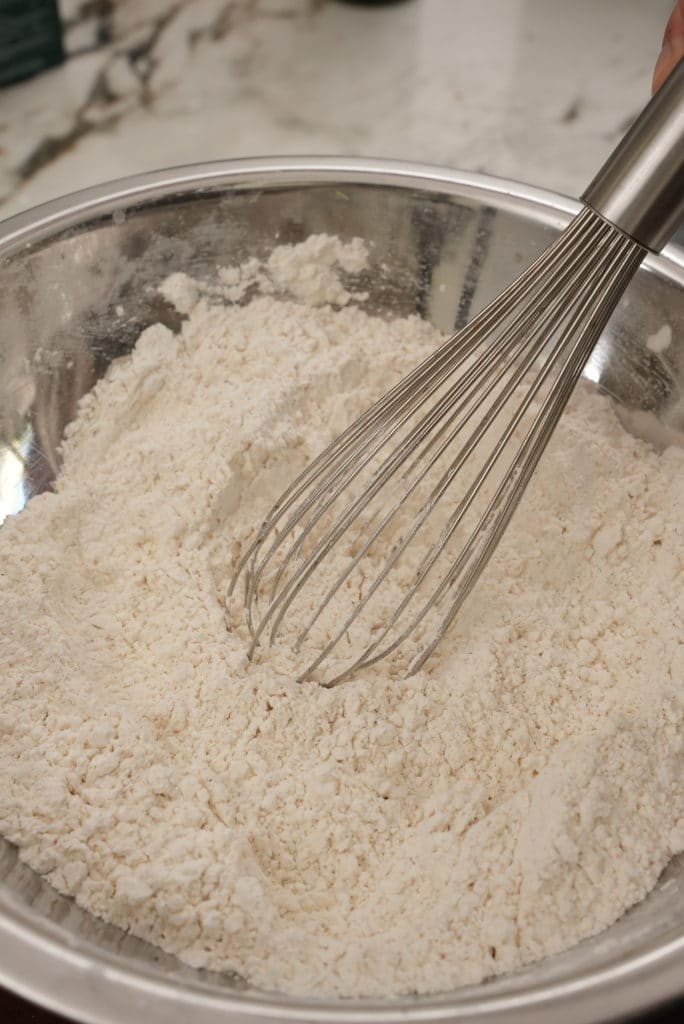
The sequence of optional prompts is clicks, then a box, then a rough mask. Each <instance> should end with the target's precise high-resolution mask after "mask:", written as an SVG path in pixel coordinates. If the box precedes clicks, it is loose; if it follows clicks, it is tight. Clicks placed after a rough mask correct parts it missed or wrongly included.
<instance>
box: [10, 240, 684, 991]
mask: <svg viewBox="0 0 684 1024" xmlns="http://www.w3.org/2000/svg"><path fill="white" fill-rule="evenodd" d="M363 265H364V252H363V247H362V245H361V244H360V243H358V242H354V243H348V244H342V243H340V242H339V241H337V240H335V239H330V238H325V237H320V236H319V237H314V238H312V239H310V240H309V241H308V242H306V243H304V244H303V245H302V246H294V247H292V246H284V247H281V248H280V249H278V250H276V251H275V252H274V253H273V255H272V256H271V257H270V259H268V260H266V261H265V262H264V263H263V264H259V263H256V262H255V261H252V262H250V263H249V264H247V265H245V266H243V267H236V268H225V269H224V270H223V271H221V273H220V274H219V275H218V276H217V279H216V281H215V282H213V283H212V284H211V285H206V284H200V283H198V282H194V281H191V280H190V279H189V278H187V277H186V276H185V275H183V274H176V275H174V276H173V277H172V278H171V279H169V281H168V282H167V283H166V285H165V286H164V287H163V292H164V294H165V296H166V297H167V299H170V300H172V301H174V302H175V303H176V305H177V307H178V309H179V310H180V311H181V312H182V313H183V314H184V320H183V323H182V327H181V329H180V330H179V331H178V333H176V334H173V333H171V332H170V331H169V330H168V329H166V328H165V327H163V326H161V325H155V326H151V327H149V328H148V329H147V330H145V331H144V332H143V333H142V335H141V336H140V339H139V341H138V343H137V345H136V346H135V348H134V350H133V352H132V353H131V354H130V355H129V356H126V357H124V358H121V359H118V360H117V361H116V362H114V363H113V364H112V365H111V366H110V368H109V370H108V372H107V374H106V375H105V377H104V378H103V379H102V380H100V381H99V383H98V384H97V385H96V386H95V387H94V388H93V390H92V391H91V392H90V393H89V394H87V395H86V396H85V397H84V398H83V399H82V401H81V403H80V406H79V410H78V415H77V417H76V419H75V421H74V422H73V423H72V424H71V425H70V427H69V428H68V430H67V434H66V438H65V440H64V445H63V467H62V471H61V474H60V476H59V478H58V480H57V483H56V487H55V491H54V493H49V494H44V495H41V496H39V497H36V498H34V499H33V500H32V501H31V502H30V503H29V505H28V506H27V508H26V509H25V510H24V511H23V512H22V513H21V514H20V515H19V516H17V517H14V518H11V519H9V520H8V521H7V523H6V525H5V526H3V528H2V530H0V600H1V601H2V606H3V630H2V635H0V673H1V675H2V680H3V686H2V690H1V692H0V707H1V710H0V732H1V734H2V738H1V740H0V830H1V831H2V832H3V833H4V835H5V836H7V837H8V838H9V839H10V840H11V841H12V842H14V843H16V844H17V846H18V847H19V850H20V853H21V856H22V858H23V859H24V860H25V861H26V862H27V863H28V864H29V865H31V867H33V868H34V869H35V870H36V871H38V872H40V873H41V874H43V875H45V876H46V877H47V878H48V879H49V881H50V882H51V883H52V884H53V885H54V886H55V887H56V888H57V889H59V890H60V891H62V892H64V893H68V894H71V895H73V897H74V898H75V899H76V901H77V902H78V903H79V904H80V905H81V906H83V907H85V908H87V909H88V910H90V911H92V912H93V913H94V914H96V915H99V916H100V917H102V918H104V919H106V920H107V921H111V922H113V923H114V924H116V925H119V926H120V927H122V928H124V929H127V930H129V931H131V932H132V933H134V934H135V935H138V936H141V937H142V938H144V939H147V940H149V941H150V942H153V943H156V944H158V945H159V946H161V947H162V948H163V949H165V950H168V951H170V952H172V953H175V954H177V955H178V956H179V957H180V958H181V959H182V960H184V961H186V962H187V963H189V964H192V965H196V966H202V967H206V968H209V969H213V970H219V971H220V970H226V969H230V970H234V971H237V972H239V973H240V974H242V975H243V976H244V977H246V978H247V979H248V980H249V981H250V982H251V983H252V984H254V985H257V986H262V987H264V988H268V989H279V990H283V991H286V992H289V993H297V994H300V995H315V996H354V995H367V996H385V995H395V994H400V993H408V992H433V991H438V990H445V989H451V988H453V987H454V986H458V985H462V984H465V983H470V982H477V981H479V980H481V979H483V978H485V977H487V976H489V975H493V974H496V973H500V972H504V971H510V970H513V969H514V968H516V967H519V966H520V965H522V964H526V963H529V962H531V961H534V960H537V959H539V958H542V957H545V956H548V955H550V954H553V953H555V952H557V951H559V950H562V949H565V948H566V947H569V946H571V945H572V944H574V943H576V942H578V941H579V940H580V939H582V938H585V937H586V936H589V935H592V934H594V933H596V932H598V931H600V930H601V929H603V928H605V927H606V926H608V925H610V924H611V923H612V922H614V921H615V920H616V919H617V918H618V917H619V916H620V915H621V914H622V913H623V912H624V911H625V910H626V909H627V908H628V907H629V906H631V905H632V904H634V903H635V902H636V901H638V900H640V899H641V898H642V897H643V896H645V895H646V893H647V892H648V891H649V889H650V888H651V887H652V886H653V885H654V884H655V882H656V880H657V878H658V876H659V874H660V872H661V871H662V869H663V868H664V867H665V865H666V864H667V862H668V860H669V859H670V858H671V856H672V855H673V854H675V853H676V852H677V851H679V850H681V849H682V848H683V847H684V827H683V810H684V807H683V803H684V800H683V797H684V784H683V779H684V771H683V768H684V763H683V750H682V736H683V733H684V730H683V725H684V721H683V718H684V713H683V712H684V692H683V680H684V657H683V655H682V644H681V639H680V638H681V623H682V620H683V619H684V587H683V586H682V579H683V565H682V552H683V551H684V547H683V545H682V523H683V522H684V452H683V451H681V450H679V449H676V448H670V449H667V450H665V451H663V452H657V451H656V450H655V449H653V448H651V447H649V446H648V445H646V444H645V443H643V442H641V441H639V440H636V439H635V438H634V437H632V436H631V435H630V434H628V433H627V432H626V431H624V430H623V429H622V427H621V426H620V425H619V423H618V421H617V419H616V416H615V414H614V412H613V409H612V407H611V404H610V403H609V401H608V399H607V398H604V397H601V396H599V395H597V394H594V393H593V392H591V391H590V390H589V389H588V388H586V389H585V388H583V387H580V388H579V389H578V390H577V392H576V394H575V396H574V398H573V400H572V403H571V405H570V407H569V408H568V411H567V413H566V414H565V416H564V417H563V419H562V421H561V423H560V425H559V427H558V430H557V432H556V434H555V436H554V438H553V440H552V443H551V445H550V448H549V450H548V452H547V454H546V455H545V457H544V459H543V461H542V463H541V465H540V467H539V470H538V472H537V474H536V475H535V477H534V479H533V481H532V483H531V485H530V488H529V490H528V492H527V494H526V496H525V498H524V501H523V504H522V505H521V507H520V509H519V511H518V513H517V514H516V516H515V518H514V520H513V522H512V524H511V527H510V529H509V531H508V533H507V535H506V537H505V538H504V540H503V542H502V544H501V547H500V549H499V551H498V552H497V555H496V557H495V560H494V561H493V562H492V564H491V566H490V567H489V569H488V571H487V576H486V578H484V579H483V581H482V582H481V585H480V586H478V587H477V588H476V590H475V591H474V592H473V594H472V596H471V597H470V599H469V601H468V602H467V603H466V606H465V607H464V609H463V611H462V613H461V614H460V616H459V617H458V620H457V621H456V623H455V624H454V627H453V628H452V630H451V631H450V633H449V634H448V635H447V637H446V638H445V640H444V641H443V643H442V644H441V646H440V647H439V649H438V650H437V652H436V654H435V655H434V656H433V657H432V658H431V659H430V661H429V662H428V663H427V664H426V666H425V667H424V668H423V669H422V670H421V671H420V672H419V673H418V674H416V675H415V676H413V677H411V678H405V677H404V676H403V675H402V673H401V672H400V670H399V667H398V663H397V662H396V661H395V660H394V658H393V657H390V658H389V659H387V660H386V661H384V662H380V663H378V664H377V665H374V666H372V667H371V668H369V669H367V670H365V671H364V672H362V673H361V674H359V675H358V676H357V677H355V678H352V679H350V680H349V681H348V682H346V683H345V684H343V685H342V686H340V687H338V688H336V689H333V690H326V689H323V688H321V687H319V686H317V685H316V684H315V683H304V684H297V683H296V682H295V681H294V668H293V666H294V660H293V655H292V654H291V653H290V647H289V645H288V642H287V641H288V639H289V638H288V636H287V635H285V636H284V637H283V641H282V642H281V643H278V644H277V645H276V646H274V648H272V649H271V650H270V651H269V650H268V649H266V650H264V651H262V652H260V654H259V656H258V657H257V658H256V659H255V660H254V661H253V662H252V663H250V662H248V660H247V657H246V650H247V641H248V633H247V629H246V626H245V625H244V623H243V621H242V619H241V618H240V617H239V616H231V617H230V619H229V628H227V624H226V623H227V609H226V594H227V590H228V585H229V580H230V577H231V573H232V571H233V569H234V567H235V565H236V564H237V562H238V560H239V558H240V555H241V553H242V552H244V550H245V547H246V545H247V544H249V542H250V540H251V539H252V538H253V537H254V531H255V529H256V526H257V524H258V523H259V522H260V520H261V518H262V517H263V515H264V514H265V512H266V511H267V510H268V508H269V507H270V505H271V504H272V502H273V501H274V500H275V498H276V497H277V496H278V494H279V493H280V492H281V490H282V489H283V487H284V486H285V485H286V484H287V483H288V482H289V480H290V479H291V478H292V476H293V475H294V474H295V473H296V472H297V471H298V470H300V469H301V468H302V467H303V466H304V465H305V464H306V462H307V461H308V460H309V459H310V458H311V457H312V456H313V455H314V454H315V453H316V452H317V451H319V450H320V448H321V447H322V446H323V445H324V444H325V443H326V442H328V441H329V440H331V439H332V437H333V436H334V435H336V434H337V433H338V432H339V431H340V430H341V429H342V428H343V427H344V426H345V425H346V424H347V423H348V422H349V421H350V420H351V419H352V418H353V417H354V416H355V415H356V414H358V413H359V412H360V411H361V410H362V409H364V408H365V407H366V406H367V405H368V404H369V403H370V402H372V401H373V400H374V399H375V398H377V397H378V396H379V395H380V394H381V393H382V392H383V391H384V390H385V389H386V387H387V386H388V384H389V383H391V382H392V381H393V380H396V379H398V378H399V377H400V376H401V375H402V374H403V373H404V372H405V371H406V370H407V369H409V368H410V367H412V366H413V365H414V364H415V363H416V361H417V360H418V359H419V358H421V357H422V356H424V355H426V354H427V353H428V352H430V351H431V350H432V349H433V348H434V346H435V345H437V344H438V343H439V341H440V337H439V335H438V333H437V332H436V331H435V330H434V329H433V328H432V327H431V326H430V325H428V324H427V323H425V322H423V321H421V320H420V319H418V318H417V317H410V318H408V319H397V320H394V321H388V320H384V319H380V318H377V317H374V316H372V315H369V314H368V313H367V312H365V311H364V309H363V301H362V299H363V296H362V295H358V294H355V292H356V291H358V289H356V287H355V283H354V282H355V279H356V277H355V275H356V274H357V272H358V271H360V270H362V269H363ZM295 286H296V288H295V290H296V294H294V295H293V294H292V289H293V287H295ZM288 288H289V289H290V294H289V295H288V294H287V293H286V291H284V289H288ZM332 571H334V564H333V565H332V566H331V572H332ZM399 585H401V581H399ZM293 628H294V627H293Z"/></svg>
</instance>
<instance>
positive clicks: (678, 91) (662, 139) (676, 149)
mask: <svg viewBox="0 0 684 1024" xmlns="http://www.w3.org/2000/svg"><path fill="white" fill-rule="evenodd" d="M582 201H583V202H584V203H585V204H586V205H587V206H590V207H591V208H592V209H593V210H595V211H596V213H598V214H600V216H601V217H604V218H605V219H606V220H608V221H610V222H611V224H614V225H615V226H616V227H618V228H620V229H621V230H622V231H624V232H625V233H626V234H628V235H630V236H631V237H632V238H633V239H634V240H635V241H636V242H639V243H640V244H641V245H643V246H645V247H646V248H647V249H650V250H651V251H652V252H660V250H661V249H662V247H663V246H664V245H665V243H666V242H668V241H669V240H670V238H671V237H672V235H673V234H674V232H675V231H676V230H677V228H678V227H679V226H680V224H682V222H683V221H684V60H681V61H680V62H679V64H677V65H676V67H675V68H674V70H673V71H672V72H671V73H670V75H669V77H668V79H667V81H666V82H665V83H664V84H663V85H662V86H661V88H660V89H659V91H658V92H657V93H656V94H655V96H654V97H653V98H652V99H651V101H650V103H649V104H648V105H647V106H646V107H644V109H643V110H642V112H641V114H639V116H638V117H637V119H636V121H635V122H634V124H633V125H632V127H631V128H630V129H629V131H628V132H627V134H626V135H625V137H624V138H623V139H622V141H621V142H620V143H619V145H618V146H617V147H616V149H614V150H613V152H612V153H611V155H610V156H609V157H608V159H607V160H606V162H605V164H604V165H603V167H602V168H601V170H600V171H599V172H598V174H597V175H596V177H595V178H594V180H593V181H592V183H591V184H590V185H589V187H588V189H587V190H586V192H585V193H584V195H583V196H582Z"/></svg>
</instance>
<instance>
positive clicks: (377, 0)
mask: <svg viewBox="0 0 684 1024" xmlns="http://www.w3.org/2000/svg"><path fill="white" fill-rule="evenodd" d="M403 2H404V0H342V3H345V4H356V5H357V6H358V7H387V6H388V5H389V4H396V3H403Z"/></svg>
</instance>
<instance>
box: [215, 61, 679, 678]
mask: <svg viewBox="0 0 684 1024" xmlns="http://www.w3.org/2000/svg"><path fill="white" fill-rule="evenodd" d="M582 201H583V203H584V208H583V210H582V211H581V212H580V213H579V214H578V215H577V216H576V217H575V218H574V220H573V221H572V222H571V223H570V224H569V225H568V227H567V228H566V229H565V230H564V231H563V233H562V234H561V235H560V236H559V237H558V239H557V240H556V241H555V242H554V243H553V244H552V245H551V246H550V247H549V248H548V249H547V250H546V252H544V253H543V254H542V256H541V257H539V258H538V259H537V260H536V261H535V262H534V263H533V264H532V266H530V267H529V268H528V269H527V270H525V271H524V273H522V274H521V276H520V277H519V278H518V279H517V280H516V281H515V282H514V283H513V284H511V285H510V287H509V288H507V289H506V291H504V292H503V293H502V294H501V295H499V297H498V298H496V299H495V300H494V301H493V302H492V303H490V305H488V306H487V307H486V308H485V309H484V310H483V311H482V312H481V313H479V314H478V315H477V316H476V317H475V318H474V319H473V320H472V321H471V322H470V323H469V324H468V325H467V326H466V327H465V328H464V329H463V330H462V331H460V332H459V333H458V334H455V335H453V336H452V337H450V338H449V339H448V340H447V341H446V342H445V343H444V344H443V345H442V346H441V347H440V348H439V349H438V350H437V351H435V352H434V353H432V354H431V355H429V356H428V357H427V358H426V359H425V360H424V361H423V362H422V363H421V364H420V365H419V366H417V367H416V368H415V369H414V370H413V371H412V372H411V373H409V374H408V375H407V376H406V377H404V378H403V379H402V380H401V381H399V383H398V384H396V385H395V386H394V387H393V388H391V390H390V391H388V392H387V393H386V394H385V395H384V396H383V397H382V398H381V399H380V400H379V401H377V402H376V403H375V404H374V405H373V406H372V407H371V408H370V409H368V411H367V412H365V413H364V414H363V415H362V416H361V417H360V418H359V419H357V420H356V421H355V422H354V423H352V425H351V426H350V427H348V429H347V430H345V431H344V432H343V433H342V434H341V435H340V436H339V437H338V438H337V439H336V440H335V441H334V442H333V443H332V444H331V445H330V446H329V447H327V448H326V449H325V450H324V451H323V452H322V453H321V454H320V455H319V456H318V457H317V458H316V459H314V461H313V462H311V464H310V465H309V466H308V467H307V468H306V469H305V470H304V471H303V472H302V473H301V475H300V476H299V477H298V478H297V479H296V480H295V481H294V482H293V483H292V484H291V485H290V486H289V487H288V488H287V490H286V491H285V492H284V493H283V494H282V495H281V497H280V499H279V500H278V501H277V502H276V504H275V505H274V507H273V508H272V509H271V511H270V512H269V514H268V515H267V517H266V519H265V520H264V522H263V524H262V526H261V528H260V529H259V531H258V533H257V536H256V538H255V540H254V541H253V543H252V544H251V546H250V547H249V549H248V550H247V552H246V553H245V554H244V556H243V557H242V559H241V561H240V563H239V565H238V567H237V570H236V573H235V576H234V578H233V582H232V585H231V593H232V591H233V588H234V586H235V584H236V581H237V579H238V578H239V577H240V576H241V575H242V576H243V577H244V586H245V591H244V593H245V607H246V614H247V621H248V624H249V628H250V632H251V637H252V643H251V648H250V652H249V654H250V657H252V656H253V655H254V653H255V651H256V649H257V646H258V645H259V643H260V642H261V641H262V640H263V639H266V638H268V639H269V640H270V641H271V642H272V641H274V640H275V639H276V637H277V636H278V634H279V633H280V631H281V628H282V626H283V622H284V620H285V618H286V616H287V617H289V619H290V622H291V623H296V624H297V633H298V639H297V641H296V644H295V651H296V652H299V654H300V655H301V656H302V658H303V660H304V667H303V668H302V669H301V671H300V672H299V676H298V678H299V679H300V681H301V680H305V679H310V678H313V679H317V681H318V682H320V683H321V684H322V685H324V686H333V685H335V684H337V683H339V682H341V681H342V680H343V679H346V678H347V677H348V676H349V675H350V674H352V673H354V672H357V671H358V670H360V669H362V668H366V667H368V666H370V665H372V664H374V663H375V662H377V661H379V660H380V659H381V658H384V657H386V656H387V655H388V654H390V653H392V652H393V651H395V650H397V649H399V648H400V647H404V646H408V647H409V654H408V657H407V664H406V670H407V671H408V673H412V672H415V671H416V670H418V669H419V668H420V667H421V666H422V665H423V664H424V662H425V661H426V659H427V658H428V657H429V656H430V655H431V654H432V652H433V651H434V650H435V648H436V647H437V645H438V643H439V641H440V640H441V638H442V636H443V635H444V633H445V632H446V630H447V629H448V628H449V626H450V625H451V623H452V622H453V620H454V618H455V617H456V615H457V613H458V612H459V610H460V609H461V606H462V605H463V602H464V601H465V599H466V597H467V596H468V594H469V593H470V591H471V590H472V588H473V587H474V585H475V584H476V582H477V581H478V579H479V577H480V575H481V573H482V571H483V570H484V568H485V566H486V565H487V562H488V561H489V559H490V557H491V555H492V553H493V552H494V549H495V547H496V545H497V544H498V542H499V540H500V538H501V536H502V534H503V533H504V530H505V528H506V526H507V524H508V522H509V520H510V518H511V516H512V514H513V512H514V510H515V509H516V507H517V505H518V503H519V502H520V499H521V497H522V495H523V492H524V490H525V487H526V486H527V483H528V481H529V480H530V477H531V476H532V473H533V471H534V469H535V467H536V465H537V463H538V461H539V459H540V457H541V455H542V453H543V451H544V449H545V448H546V445H547V444H548V441H549V438H550V437H551V435H552V433H553V431H554V428H555V426H556V424H557V423H558V420H559V418H560V416H561V413H562V411H563V409H564V407H565V405H566V403H567V401H568V399H569V398H570V395H571V393H572V391H573V388H574V386H575V384H576V383H577V380H578V379H579V377H580V375H581V373H582V370H583V367H584V366H585V364H586V363H587V361H588V359H589V357H590V355H591V353H592V350H593V349H594V347H595V345H596V342H597V341H598V339H599V337H600V335H601V333H602V331H603V329H604V327H605V325H606V323H607V321H608V319H609V317H610V316H611V314H612V312H613V310H614V309H615V306H616V305H617V303H618V301H619V299H620V297H621V295H622V293H623V291H624V289H625V288H626V286H627V284H628V283H629V281H630V280H631V278H632V277H633V275H634V273H635V271H636V270H637V268H638V266H639V264H640V263H641V261H642V259H643V258H644V256H645V255H646V253H647V251H649V250H650V251H655V252H657V251H659V250H660V249H661V248H662V246H663V245H664V244H665V242H666V241H667V240H668V239H669V238H670V237H671V235H672V234H673V232H674V231H675V230H676V228H677V227H678V226H679V224H680V223H681V221H682V219H683V217H684V61H683V62H682V63H681V64H680V65H679V66H678V67H677V68H676V69H675V70H674V71H673V73H672V74H671V75H670V78H669V79H668V81H667V82H666V83H665V85H664V86H663V87H662V88H661V90H660V92H659V93H658V94H657V95H656V96H655V97H654V98H653V99H652V100H651V102H650V103H649V104H648V106H647V107H646V108H645V110H644V111H643V112H642V114H641V115H640V116H639V118H638V119H637V121H636V122H635V124H634V125H633V126H632V128H631V129H630V131H629V132H628V133H627V135H626V136H625V138H624V139H623V140H622V142H621V143H620V145H619V146H618V147H617V149H616V150H615V151H614V153H613V154H612V155H611V157H610V158H609V159H608V161H607V163H606V164H605V165H604V167H603V168H602V169H601V171H600V172H599V173H598V175H597V176H596V177H595V179H594V181H593V182H592V184H591V185H590V186H589V188H588V189H587V190H586V192H585V193H584V195H583V197H582ZM447 498H448V501H445V499H447ZM304 649H306V651H307V652H308V653H307V655H306V657H304V653H303V651H304ZM324 662H325V663H326V664H327V666H328V668H329V669H330V671H327V672H323V671H322V668H321V667H322V666H323V664H324Z"/></svg>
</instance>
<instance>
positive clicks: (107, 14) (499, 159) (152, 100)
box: [0, 0, 672, 218]
mask: <svg viewBox="0 0 684 1024" xmlns="http://www.w3.org/2000/svg"><path fill="white" fill-rule="evenodd" d="M671 8H672V0H572V2H568V0H397V2H383V3H378V2H375V3H373V2H365V3H361V2H356V3H352V2H349V0H56V4H55V0H0V84H2V87H1V88H0V218H3V217H6V216H9V215H10V214H12V213H15V212H17V211H19V210H22V209H25V208H26V207H28V206H32V205H34V204H35V203H39V202H42V201H44V200H46V199H50V198H52V197H54V196H56V195H60V194H62V193H64V192H69V191H73V190H74V189H77V188H81V187H84V186H86V185H90V184H94V183H96V182H100V181H104V180H107V179H110V178H114V177H118V176H121V175H126V174H131V173H135V172H137V171H143V170H151V169H154V168H158V167H164V166H169V165H173V164H182V163H188V162H193V161H204V160H211V159H215V158H225V157H241V156H255V155H264V154H295V153H297V154H333V153H340V154H346V155H357V156H359V155H360V156H383V157H394V158H399V159H406V160H418V161H424V162H430V163H439V164H445V165H449V166H451V167H457V168H464V169H468V170H480V171H487V172H489V173H491V174H498V175H502V176H507V177H512V178H517V179H520V180H524V181H527V182H530V183H532V184H536V185H542V186H545V187H548V188H552V189H557V190H560V191H562V192H566V193H569V194H577V193H578V192H581V190H582V189H583V187H584V186H585V184H587V182H588V180H589V179H590V178H591V176H592V174H593V172H594V170H595V169H596V168H597V166H598V164H599V163H600V161H601V160H602V158H603V157H604V156H605V155H606V154H607V153H608V152H609V150H610V149H611V147H612V146H613V145H614V143H615V141H616V140H617V138H618V137H619V135H620V134H621V133H622V132H623V131H624V129H625V127H626V125H627V124H628V123H629V122H630V121H631V120H632V118H633V117H634V115H635V114H636V113H637V112H638V110H639V109H640V108H641V106H642V105H643V103H644V102H645V100H646V99H647V97H648V95H649V89H650V80H651V74H652V70H653V64H654V62H655V60H656V57H657V55H658V52H659V50H660V43H661V37H662V33H663V29H664V27H665V23H666V20H667V17H668V14H669V12H670V10H671ZM57 12H58V17H57ZM51 64H53V65H54V66H52V67H50V66H49V65H51ZM41 69H42V70H41ZM16 79H20V80H16Z"/></svg>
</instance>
